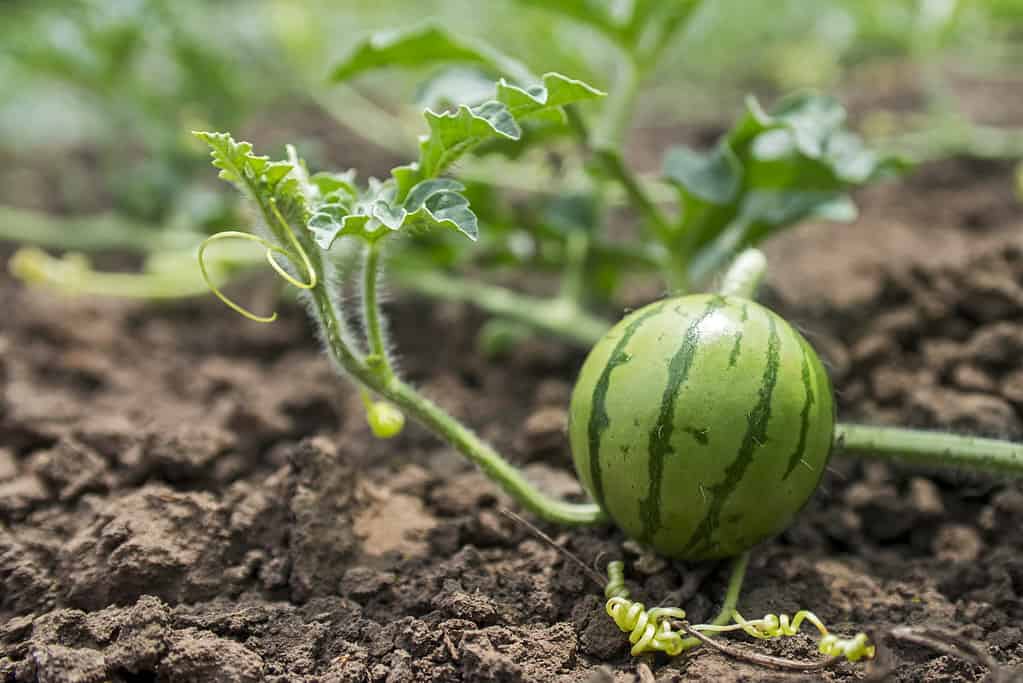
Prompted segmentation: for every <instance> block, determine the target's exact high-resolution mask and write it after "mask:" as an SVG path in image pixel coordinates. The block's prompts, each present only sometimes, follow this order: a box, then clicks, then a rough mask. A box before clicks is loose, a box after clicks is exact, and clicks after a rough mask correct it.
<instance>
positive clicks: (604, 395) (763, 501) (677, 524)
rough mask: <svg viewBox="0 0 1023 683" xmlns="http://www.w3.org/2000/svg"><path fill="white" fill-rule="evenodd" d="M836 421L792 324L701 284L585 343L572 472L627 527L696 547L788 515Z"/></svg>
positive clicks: (819, 468) (804, 492)
mask: <svg viewBox="0 0 1023 683" xmlns="http://www.w3.org/2000/svg"><path fill="white" fill-rule="evenodd" d="M834 423H835V408H834V396H833V392H832V388H831V383H830V381H829V379H828V375H827V372H826V370H825V369H824V366H823V364H822V363H821V361H820V358H819V357H818V356H817V354H816V353H815V352H814V350H813V349H812V348H811V347H810V345H809V343H808V342H807V341H806V340H805V339H804V338H803V336H802V335H801V334H799V332H798V331H796V330H795V328H793V327H792V326H791V325H789V324H788V323H787V322H786V321H785V320H784V319H782V318H781V317H780V316H778V315H777V314H775V313H773V312H772V311H770V310H769V309H767V308H765V307H764V306H761V305H760V304H757V303H756V302H753V301H749V300H746V299H742V298H738V297H723V296H718V295H702V294H701V295H691V296H684V297H679V298H674V299H666V300H663V301H659V302H655V303H653V304H650V305H649V306H646V307H644V308H642V309H639V310H638V311H635V312H633V313H632V314H630V315H629V316H627V317H625V318H624V319H623V320H622V321H621V322H619V323H618V324H617V325H615V327H614V328H612V329H611V331H609V332H608V334H607V335H606V336H605V337H604V338H603V339H602V340H601V341H600V342H598V343H597V345H596V346H594V347H593V349H592V351H591V352H590V354H589V356H588V357H587V359H586V362H585V363H584V365H583V368H582V370H581V371H580V374H579V379H578V381H577V382H576V385H575V389H574V390H573V393H572V402H571V408H570V413H569V436H570V440H571V445H572V455H573V460H574V462H575V467H576V471H577V472H578V474H579V478H580V480H581V481H582V482H583V484H584V486H585V487H586V489H587V490H588V491H589V493H590V494H591V496H592V497H593V498H594V500H595V501H596V502H597V503H598V504H599V505H600V506H601V508H603V509H604V511H605V512H607V514H608V515H609V516H610V517H611V518H612V519H613V520H614V521H615V522H616V523H617V524H618V525H619V526H620V527H621V528H622V529H623V530H624V531H625V532H626V533H627V534H628V535H629V536H631V537H632V538H635V539H637V540H638V541H640V542H641V543H643V544H645V545H647V546H649V547H651V548H653V549H654V550H656V551H657V552H659V553H661V554H663V555H665V556H668V557H674V558H680V559H688V560H699V559H712V558H720V557H729V556H732V555H736V554H738V553H740V552H742V551H744V550H747V549H748V548H750V547H751V546H753V545H755V544H756V543H758V542H760V541H762V540H764V539H766V538H769V537H771V536H773V535H775V534H777V533H779V532H781V531H782V530H783V529H785V528H786V527H787V526H788V525H789V524H790V523H791V521H792V519H793V517H794V516H795V515H796V513H797V512H798V511H799V510H800V509H801V508H802V507H803V506H804V505H805V504H806V502H807V500H809V498H810V497H811V496H812V495H813V492H814V491H815V490H816V488H817V485H818V484H819V482H820V479H821V476H822V474H823V472H824V469H825V467H826V465H827V462H828V458H829V456H830V453H831V446H832V440H833V433H834Z"/></svg>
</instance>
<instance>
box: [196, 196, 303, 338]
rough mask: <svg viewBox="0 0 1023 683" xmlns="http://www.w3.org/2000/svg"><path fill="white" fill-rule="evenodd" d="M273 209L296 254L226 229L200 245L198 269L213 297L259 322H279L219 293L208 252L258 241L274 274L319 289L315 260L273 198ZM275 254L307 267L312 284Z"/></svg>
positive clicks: (275, 317) (246, 233) (301, 285)
mask: <svg viewBox="0 0 1023 683" xmlns="http://www.w3.org/2000/svg"><path fill="white" fill-rule="evenodd" d="M270 210H271V211H272V212H273V215H274V218H276V219H277V222H278V223H279V224H280V226H281V227H282V228H283V229H284V234H285V235H287V236H288V241H289V242H290V243H291V245H290V246H291V248H292V249H293V250H294V251H289V250H288V249H285V248H284V247H281V246H279V245H276V244H274V243H273V242H271V241H270V240H267V239H264V238H262V237H260V236H258V235H253V234H252V233H248V232H242V231H240V230H225V231H223V232H218V233H216V234H215V235H210V236H209V237H207V238H206V239H205V240H203V242H202V244H200V245H199V254H198V257H199V270H201V271H202V278H203V281H204V282H205V283H206V286H207V287H209V288H210V291H211V292H213V294H214V295H215V296H216V297H217V298H218V299H220V300H221V301H222V302H223V303H224V304H225V305H226V306H227V307H228V308H230V309H231V310H233V311H235V312H236V313H238V314H240V315H242V316H243V317H245V318H248V319H249V320H252V321H253V322H257V323H272V322H273V321H275V320H277V313H276V312H274V313H271V314H270V315H266V316H263V315H258V314H256V313H253V312H252V311H249V310H248V309H246V308H243V307H242V306H240V305H239V304H237V303H235V302H234V301H233V300H232V299H230V298H228V296H227V295H226V294H224V293H223V292H222V291H221V290H220V287H218V286H217V285H216V284H215V283H214V282H213V280H212V279H211V278H210V275H209V273H208V272H207V271H206V249H207V248H208V247H209V246H210V245H211V244H213V243H214V242H217V241H219V240H225V239H240V240H248V241H250V242H255V243H256V244H258V245H260V246H261V247H263V248H264V249H266V260H267V262H268V263H269V264H270V267H271V268H273V269H274V272H275V273H277V274H278V275H279V276H280V277H281V278H282V279H283V280H284V281H285V282H287V283H288V284H290V285H294V286H295V287H298V288H299V289H312V288H313V287H315V286H316V284H317V282H318V277H317V275H316V269H315V268H313V264H312V261H310V259H309V254H307V253H306V251H305V249H303V248H302V243H301V242H299V241H298V238H297V237H295V233H294V232H293V231H292V229H291V226H290V225H288V222H287V221H286V220H284V216H282V215H281V212H280V211H279V210H278V209H277V202H275V201H274V200H272V199H271V200H270ZM275 255H280V256H284V257H285V258H287V259H288V260H290V261H294V262H299V263H301V264H302V265H303V267H304V268H305V272H306V274H307V276H308V280H309V281H308V282H302V281H301V280H299V279H297V278H295V277H293V276H292V275H291V274H290V273H289V272H288V271H287V270H285V268H284V266H282V265H281V264H280V262H279V261H278V260H277V258H276V256H275Z"/></svg>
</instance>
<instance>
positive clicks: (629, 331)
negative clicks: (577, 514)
mask: <svg viewBox="0 0 1023 683" xmlns="http://www.w3.org/2000/svg"><path fill="white" fill-rule="evenodd" d="M666 303H667V301H665V302H664V303H662V304H661V305H659V306H651V307H650V308H648V309H647V310H646V312H645V313H643V314H642V315H640V316H638V317H637V318H636V319H635V320H633V321H632V322H630V323H629V324H628V326H626V328H625V332H624V333H622V338H621V339H619V340H618V343H617V344H615V348H614V350H613V351H612V352H611V357H610V358H609V359H608V361H607V365H605V366H604V370H603V371H602V372H601V373H600V378H599V379H598V380H597V386H596V387H595V388H594V389H593V400H592V401H591V402H590V405H591V406H592V409H591V412H590V421H589V423H588V424H587V425H586V436H587V439H588V441H589V446H590V481H592V482H593V491H592V493H593V497H594V498H595V499H596V501H597V504H598V505H600V507H602V508H603V507H604V478H603V474H602V471H601V469H600V442H601V439H602V438H603V436H604V431H605V430H606V429H607V428H608V426H609V425H610V424H611V418H610V416H609V415H608V414H607V405H606V403H607V389H608V386H609V385H610V383H611V371H612V370H614V369H615V368H617V367H618V366H619V365H624V364H625V363H628V362H629V360H631V359H632V356H630V355H629V354H627V353H626V352H625V346H626V345H627V344H628V343H629V341H630V340H631V339H632V335H634V334H636V330H638V329H639V327H640V325H642V324H643V323H644V322H646V321H647V320H648V319H649V318H650V317H651V316H653V315H656V314H657V313H660V312H661V309H663V308H664V306H665V304H666Z"/></svg>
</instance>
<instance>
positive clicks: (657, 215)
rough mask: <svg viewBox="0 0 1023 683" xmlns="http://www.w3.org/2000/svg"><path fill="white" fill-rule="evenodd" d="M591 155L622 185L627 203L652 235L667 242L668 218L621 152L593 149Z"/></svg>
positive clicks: (668, 233) (668, 236)
mask: <svg viewBox="0 0 1023 683" xmlns="http://www.w3.org/2000/svg"><path fill="white" fill-rule="evenodd" d="M593 156H594V159H595V160H596V161H597V163H599V164H600V168H601V169H602V170H603V171H604V173H606V174H607V175H608V176H610V177H611V178H613V179H614V180H616V181H618V183H619V184H620V185H621V186H622V189H623V190H624V191H625V196H626V197H627V198H628V200H629V203H630V204H632V206H633V208H635V209H636V210H637V211H638V212H639V214H640V216H642V217H643V220H645V221H646V222H647V223H648V224H649V225H650V228H651V229H652V230H653V232H654V235H655V236H656V237H657V238H658V239H659V240H660V241H661V242H662V243H669V242H670V241H671V238H672V228H671V224H670V223H669V221H668V218H667V217H666V216H665V215H664V213H663V212H662V211H661V209H660V207H658V206H657V204H656V203H655V202H654V200H653V199H652V198H651V196H650V195H649V194H647V191H646V189H645V188H644V187H643V185H642V184H641V183H640V182H639V180H638V179H637V178H636V176H634V175H633V174H632V171H631V170H629V168H628V167H627V166H626V165H625V162H624V161H623V160H622V156H621V154H619V153H618V152H616V151H615V150H612V149H597V150H594V153H593Z"/></svg>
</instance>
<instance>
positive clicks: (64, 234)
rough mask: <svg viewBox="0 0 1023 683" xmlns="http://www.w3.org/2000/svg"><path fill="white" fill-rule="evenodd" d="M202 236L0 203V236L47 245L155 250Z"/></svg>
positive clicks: (112, 217)
mask: <svg viewBox="0 0 1023 683" xmlns="http://www.w3.org/2000/svg"><path fill="white" fill-rule="evenodd" d="M202 238H203V235H199V234H198V233H192V232H185V231H180V230H178V231H172V230H169V229H160V228H156V227H152V226H146V225H142V224H139V223H136V222H133V221H129V220H125V219H123V218H120V217H118V216H117V215H115V214H112V213H105V214H99V215H95V216H76V217H70V216H53V215H51V214H47V213H45V212H42V211H32V210H29V209H17V208H14V207H10V206H0V240H2V241H7V242H18V243H21V244H34V245H36V246H40V247H46V248H50V249H66V250H69V251H89V252H93V251H107V250H110V249H119V250H122V251H133V252H140V253H155V252H162V251H167V250H174V249H180V248H183V247H189V246H194V245H196V244H198V243H199V242H200V241H201V240H202Z"/></svg>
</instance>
